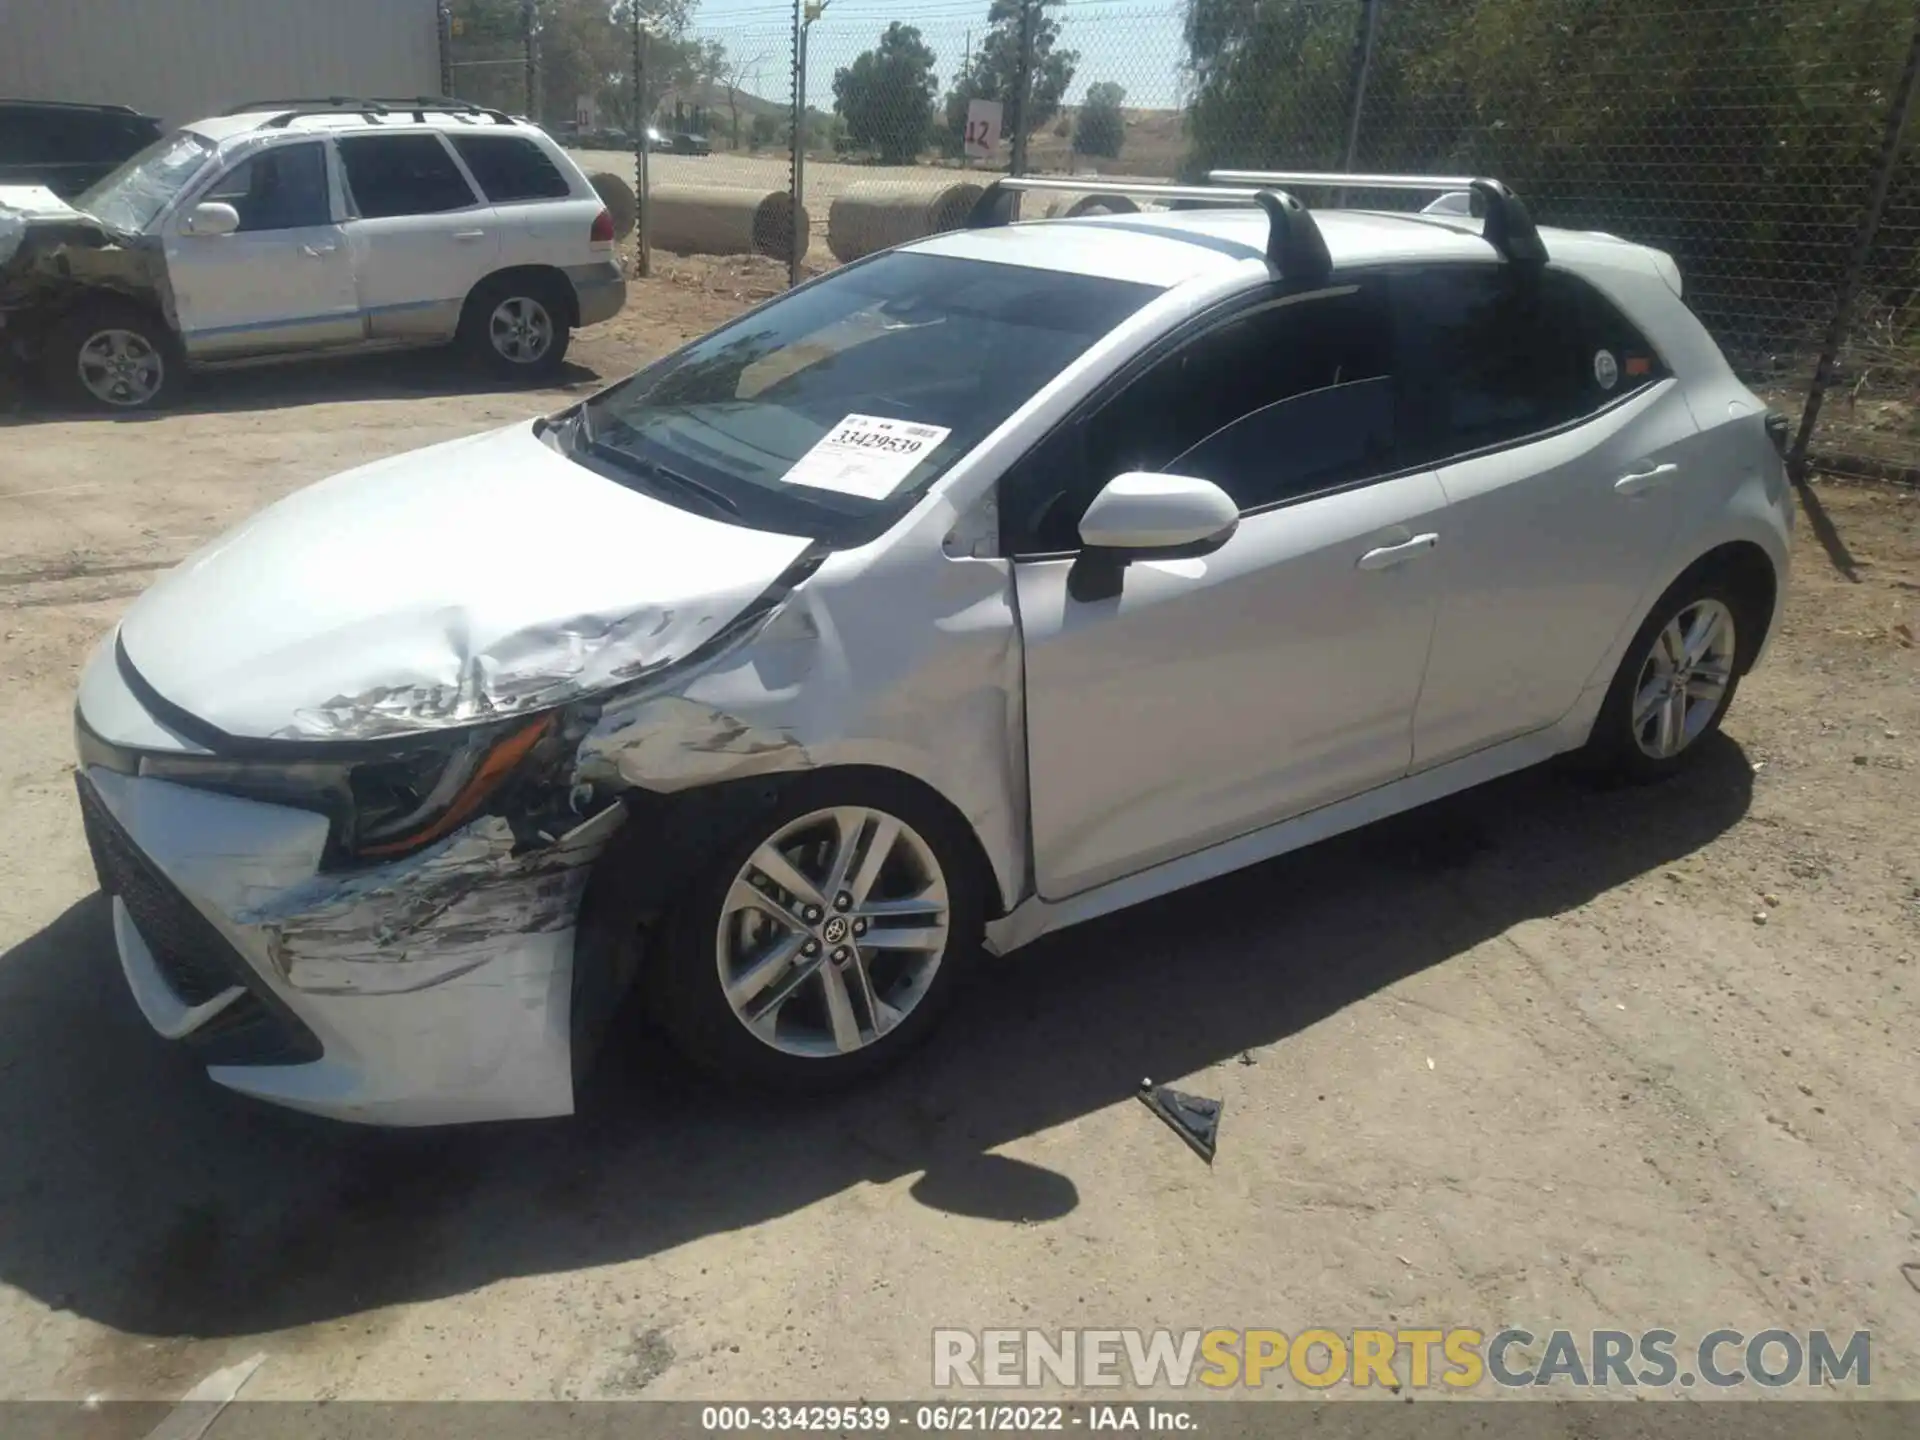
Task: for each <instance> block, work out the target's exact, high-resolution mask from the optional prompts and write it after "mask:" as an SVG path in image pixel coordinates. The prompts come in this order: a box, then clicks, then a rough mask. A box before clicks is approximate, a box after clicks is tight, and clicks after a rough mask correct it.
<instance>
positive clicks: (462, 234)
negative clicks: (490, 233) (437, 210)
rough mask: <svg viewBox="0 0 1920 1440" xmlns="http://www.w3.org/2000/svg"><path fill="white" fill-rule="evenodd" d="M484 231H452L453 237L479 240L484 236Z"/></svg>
mask: <svg viewBox="0 0 1920 1440" xmlns="http://www.w3.org/2000/svg"><path fill="white" fill-rule="evenodd" d="M486 233H487V232H486V231H484V230H456V231H454V232H453V238H454V239H456V240H480V239H484V238H485V237H486Z"/></svg>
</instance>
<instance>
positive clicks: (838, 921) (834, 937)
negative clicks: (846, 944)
mask: <svg viewBox="0 0 1920 1440" xmlns="http://www.w3.org/2000/svg"><path fill="white" fill-rule="evenodd" d="M820 937H821V938H822V939H823V940H825V941H826V942H827V943H828V944H829V945H838V944H839V943H840V942H841V941H842V940H845V939H846V938H847V917H846V916H844V915H835V916H834V917H833V918H832V919H831V920H829V921H827V923H826V924H825V925H822V926H821V927H820Z"/></svg>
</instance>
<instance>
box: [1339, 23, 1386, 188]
mask: <svg viewBox="0 0 1920 1440" xmlns="http://www.w3.org/2000/svg"><path fill="white" fill-rule="evenodd" d="M1379 24H1380V0H1360V33H1359V35H1358V36H1356V37H1355V40H1356V42H1357V43H1356V44H1355V45H1354V47H1353V49H1354V58H1353V87H1352V96H1351V101H1350V105H1349V108H1348V111H1347V150H1346V155H1345V157H1344V158H1343V159H1342V161H1341V166H1340V168H1341V169H1343V170H1345V171H1347V172H1348V173H1349V174H1351V173H1352V172H1353V169H1354V166H1355V165H1356V164H1358V163H1359V155H1360V112H1361V110H1362V109H1363V108H1364V107H1365V105H1366V103H1367V75H1368V73H1369V72H1370V71H1371V70H1372V69H1373V37H1374V34H1375V32H1376V30H1377V29H1378V28H1379Z"/></svg>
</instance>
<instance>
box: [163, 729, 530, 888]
mask: <svg viewBox="0 0 1920 1440" xmlns="http://www.w3.org/2000/svg"><path fill="white" fill-rule="evenodd" d="M555 720H556V717H555V716H554V715H553V714H546V715H540V716H536V717H534V718H533V719H531V720H522V721H517V722H514V723H512V724H507V725H480V726H472V727H469V728H467V729H463V730H454V731H447V732H441V733H434V734H428V735H423V736H420V737H418V738H410V739H408V740H406V741H405V742H396V743H394V744H393V745H391V746H387V747H381V749H380V750H379V751H378V752H376V753H374V754H370V755H357V756H356V757H355V758H353V759H346V760H326V759H299V760H284V761H273V760H257V759H247V760H228V759H223V758H220V757H217V756H210V755H153V754H148V755H142V756H141V757H140V773H141V774H142V775H148V776H152V777H153V778H154V779H157V780H170V781H172V782H173V783H174V784H176V785H192V786H196V787H198V788H200V789H203V790H217V791H220V792H221V793H223V794H227V795H237V796H240V797H242V798H244V799H248V800H258V801H261V802H263V803H265V804H269V805H287V806H291V807H293V808H295V809H300V810H313V811H317V812H319V813H320V814H323V815H326V816H327V817H328V818H329V819H330V820H331V821H332V829H331V832H330V836H329V839H328V843H327V855H326V858H325V861H324V863H325V864H326V865H327V866H328V867H329V868H332V867H335V866H340V865H350V864H353V863H355V862H358V861H380V860H391V859H394V858H395V857H397V856H400V855H405V854H407V853H408V852H409V851H413V850H418V849H420V848H421V847H422V846H425V845H430V844H432V843H433V842H434V841H435V840H439V839H442V838H444V837H445V836H447V835H450V834H452V833H453V832H454V831H455V830H457V829H458V828H459V827H460V826H462V825H464V824H465V823H466V822H467V821H469V820H471V819H473V818H474V817H475V816H476V815H478V814H480V813H481V811H482V810H483V809H485V807H486V806H487V804H488V802H489V801H491V800H493V799H494V798H495V796H496V795H497V794H498V793H499V792H500V791H501V789H502V787H504V786H505V785H507V784H508V782H509V781H510V780H511V779H512V778H513V777H514V776H515V774H516V773H517V772H518V771H519V770H520V768H521V766H522V765H523V763H524V762H525V761H526V760H527V758H528V756H529V755H531V754H532V753H533V752H534V751H535V749H536V748H537V747H538V746H539V744H540V742H541V741H542V740H543V739H545V738H547V736H548V735H550V734H551V733H553V732H554V731H555V729H556V723H555ZM321 748H324V747H321ZM357 748H358V747H356V749H357ZM309 753H311V752H309Z"/></svg>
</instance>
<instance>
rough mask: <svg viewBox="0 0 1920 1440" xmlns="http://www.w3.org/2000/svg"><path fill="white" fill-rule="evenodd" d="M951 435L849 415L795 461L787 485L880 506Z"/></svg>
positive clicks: (934, 427) (905, 422) (938, 429)
mask: <svg viewBox="0 0 1920 1440" xmlns="http://www.w3.org/2000/svg"><path fill="white" fill-rule="evenodd" d="M952 433H953V432H952V431H951V430H949V429H947V428H945V427H943V426H939V425H920V424H917V423H915V422H913V421H911V420H888V419H885V418H883V417H881V416H878V415H849V416H847V417H846V418H845V419H844V420H842V421H840V423H839V424H837V425H835V426H833V427H832V428H831V429H829V430H828V431H827V433H826V434H825V435H822V436H821V437H820V439H819V441H818V443H816V444H815V445H814V447H813V448H812V449H811V450H809V451H807V453H806V454H804V455H802V456H801V457H800V458H799V459H798V460H796V461H794V463H793V468H792V469H791V470H789V471H787V473H786V476H785V477H784V478H785V479H786V481H787V483H788V484H789V485H805V486H808V487H810V488H812V489H815V490H835V491H838V492H839V493H841V494H842V495H858V496H861V497H862V498H864V499H868V500H884V499H886V497H887V496H889V495H891V494H893V492H894V491H895V490H898V489H899V488H900V486H901V485H902V484H903V483H905V481H906V478H907V476H909V475H910V474H912V473H913V470H914V467H915V466H917V465H918V464H919V463H920V462H921V461H922V460H924V459H926V458H927V456H928V455H930V454H931V453H932V452H933V450H934V449H935V448H936V447H937V446H938V445H939V444H940V443H941V442H942V441H943V440H945V439H946V438H947V436H948V435H950V434H952Z"/></svg>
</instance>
